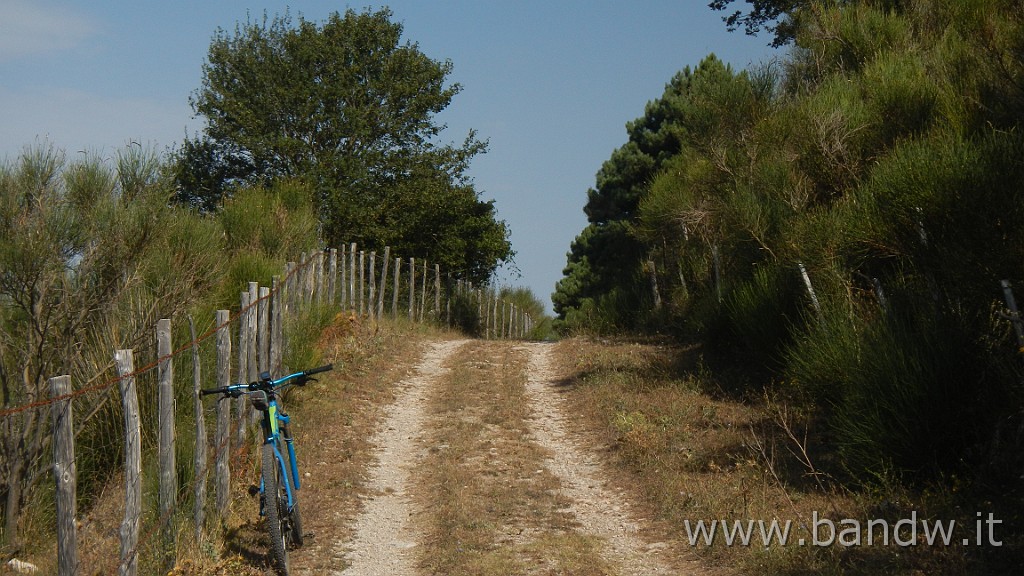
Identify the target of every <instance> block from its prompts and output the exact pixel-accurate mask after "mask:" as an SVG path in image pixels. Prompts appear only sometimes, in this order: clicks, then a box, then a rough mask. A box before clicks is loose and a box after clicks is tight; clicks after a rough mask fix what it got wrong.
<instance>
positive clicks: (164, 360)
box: [156, 318, 178, 571]
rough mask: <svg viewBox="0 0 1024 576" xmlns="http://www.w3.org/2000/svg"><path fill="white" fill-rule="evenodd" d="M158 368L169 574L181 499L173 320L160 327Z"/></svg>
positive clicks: (163, 510) (163, 515)
mask: <svg viewBox="0 0 1024 576" xmlns="http://www.w3.org/2000/svg"><path fill="white" fill-rule="evenodd" d="M156 343H157V344H156V346H157V356H158V357H159V359H160V361H159V364H158V366H157V374H158V378H159V381H158V384H157V390H158V392H159V394H158V397H157V402H158V410H159V413H158V420H159V434H158V437H157V444H158V447H157V448H158V460H159V466H160V494H159V503H160V520H161V522H162V523H163V544H164V548H163V554H162V556H163V562H162V565H163V566H164V568H165V569H166V570H167V571H169V570H170V569H171V568H173V566H174V553H175V540H176V537H177V533H176V531H175V530H174V510H175V507H176V504H177V496H178V471H177V468H176V467H175V462H174V412H175V411H174V362H173V361H172V360H171V350H172V348H171V321H170V320H169V319H167V318H163V319H161V320H159V321H158V322H157V324H156Z"/></svg>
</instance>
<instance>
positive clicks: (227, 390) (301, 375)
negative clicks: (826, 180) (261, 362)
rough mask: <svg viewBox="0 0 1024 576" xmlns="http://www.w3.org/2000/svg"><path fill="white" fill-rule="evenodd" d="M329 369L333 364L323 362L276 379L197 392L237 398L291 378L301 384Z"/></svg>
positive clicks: (281, 384) (285, 381)
mask: <svg viewBox="0 0 1024 576" xmlns="http://www.w3.org/2000/svg"><path fill="white" fill-rule="evenodd" d="M329 370H334V364H325V365H323V366H320V367H319V368H313V369H311V370H306V371H304V372H296V373H294V374H289V375H287V376H285V377H284V378H278V379H277V380H261V381H257V382H250V383H248V384H244V383H243V384H232V385H231V386H221V387H220V388H204V389H202V390H200V391H199V394H200V395H202V396H206V395H209V394H225V395H227V396H233V397H235V398H237V397H239V396H241V395H242V394H247V393H249V392H253V391H256V390H267V391H270V389H273V388H279V387H281V386H283V385H285V384H287V383H289V382H290V381H291V380H296V379H298V382H295V384H297V385H299V386H302V385H304V384H305V383H306V380H307V379H308V378H309V377H310V376H312V375H314V374H319V373H321V372H327V371H329Z"/></svg>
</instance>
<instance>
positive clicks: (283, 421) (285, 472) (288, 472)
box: [257, 372, 302, 513]
mask: <svg viewBox="0 0 1024 576" xmlns="http://www.w3.org/2000/svg"><path fill="white" fill-rule="evenodd" d="M299 374H302V373H301V372H300V373H299ZM295 376H296V375H295V374H293V375H291V376H286V377H285V378H282V379H281V380H287V379H289V378H292V377H295ZM281 380H277V381H274V383H275V384H276V383H277V382H280V381H281ZM282 386H283V384H282ZM276 389H279V387H277V386H275V390H272V391H271V392H269V393H268V392H266V391H264V390H258V391H257V392H259V393H263V394H264V395H265V396H266V403H265V404H266V409H260V411H261V412H262V413H263V418H262V421H261V427H262V430H263V443H264V444H271V445H272V446H273V448H274V457H275V458H276V459H277V463H278V466H279V467H280V468H281V477H282V478H283V479H284V487H285V492H286V493H287V495H288V509H289V510H291V509H292V508H293V507H294V506H295V497H294V496H293V494H292V490H293V489H294V490H295V491H298V490H300V489H301V488H302V484H301V483H300V481H299V467H298V460H297V459H296V457H295V444H294V441H293V439H292V435H291V431H290V430H289V428H288V425H289V424H290V423H291V418H289V417H288V415H287V414H285V413H283V412H281V410H280V409H279V407H278V403H277V393H276ZM281 439H284V442H285V445H286V446H287V447H288V467H287V468H286V467H285V458H284V455H283V454H281V450H280V448H279V446H280V444H279V440H281ZM293 486H294V488H293ZM263 493H264V486H263V478H260V494H263ZM261 513H262V511H261Z"/></svg>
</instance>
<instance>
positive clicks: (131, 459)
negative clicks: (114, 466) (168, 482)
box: [114, 350, 142, 576]
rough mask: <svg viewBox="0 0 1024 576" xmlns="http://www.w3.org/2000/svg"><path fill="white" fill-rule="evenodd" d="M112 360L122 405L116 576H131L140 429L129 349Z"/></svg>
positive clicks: (134, 556)
mask: <svg viewBox="0 0 1024 576" xmlns="http://www.w3.org/2000/svg"><path fill="white" fill-rule="evenodd" d="M114 363H115V364H117V374H118V376H119V377H120V378H121V380H120V387H121V406H122V407H123V408H124V438H125V442H124V486H125V494H124V521H123V522H121V530H120V535H121V563H120V565H119V566H118V570H117V573H118V574H119V575H120V576H135V575H136V574H137V573H138V570H139V561H138V554H137V553H136V550H135V547H136V546H137V545H138V542H139V522H140V519H141V517H142V429H141V424H140V420H139V396H138V394H137V393H136V390H135V376H134V373H135V357H134V355H133V353H132V351H131V350H117V351H115V352H114Z"/></svg>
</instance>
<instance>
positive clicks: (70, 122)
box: [0, 0, 781, 310]
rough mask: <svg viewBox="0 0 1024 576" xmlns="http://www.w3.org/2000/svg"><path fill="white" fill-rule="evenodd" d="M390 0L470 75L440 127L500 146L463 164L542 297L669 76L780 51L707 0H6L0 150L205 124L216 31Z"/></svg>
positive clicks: (744, 64) (99, 141)
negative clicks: (605, 172)
mask: <svg viewBox="0 0 1024 576" xmlns="http://www.w3.org/2000/svg"><path fill="white" fill-rule="evenodd" d="M382 5H387V6H389V7H390V8H391V9H392V11H393V13H394V16H393V19H394V21H396V22H400V23H402V24H403V25H404V34H405V39H406V40H409V41H412V42H416V43H418V44H419V46H420V49H421V50H422V51H423V52H424V53H425V54H426V55H428V56H429V57H431V58H433V59H435V60H446V59H448V60H451V61H452V63H453V65H454V72H453V74H452V76H451V80H452V81H454V82H459V83H460V84H462V86H463V91H462V93H460V94H459V95H458V96H457V97H456V98H455V100H454V101H453V103H452V105H451V106H450V107H449V109H448V110H446V111H445V112H444V113H443V114H442V115H441V116H440V117H439V120H440V122H442V123H445V124H447V125H448V129H447V130H446V131H445V137H444V138H445V140H446V141H452V142H461V141H462V139H463V138H464V137H465V135H466V133H467V132H468V131H469V130H470V129H476V130H477V131H478V133H479V134H478V135H479V137H481V138H483V139H486V140H488V141H489V142H490V150H489V152H488V153H487V154H485V155H483V156H479V157H477V158H476V160H475V161H474V164H473V166H472V168H471V171H470V174H471V176H472V177H473V178H474V181H475V184H476V187H477V190H478V191H480V192H481V197H482V198H483V199H485V200H495V203H496V206H497V208H498V216H499V218H501V219H503V220H505V221H506V222H507V223H508V224H509V226H510V228H511V231H512V245H513V249H514V250H515V251H516V252H517V256H516V267H517V268H518V272H519V273H520V274H521V277H519V276H518V275H517V274H515V273H514V272H513V271H510V270H503V271H502V273H501V275H500V278H499V281H500V282H501V283H502V284H508V285H517V286H526V287H528V288H530V289H531V290H532V291H533V292H534V294H536V296H537V297H538V298H539V299H540V300H541V301H543V302H544V303H545V304H547V305H548V306H549V310H550V302H549V296H550V294H551V292H552V291H553V290H554V285H555V282H556V281H558V279H559V278H561V272H562V268H563V267H564V266H565V255H566V252H567V251H568V250H569V245H570V243H571V242H572V240H573V238H575V237H576V235H577V234H578V233H579V232H580V231H581V230H582V229H583V227H584V226H586V217H585V216H584V214H583V206H584V204H585V202H586V192H587V189H588V188H590V187H592V186H593V185H594V176H595V174H596V173H597V171H598V169H599V168H600V167H601V163H602V162H604V161H605V160H607V159H608V157H609V156H610V155H611V153H612V151H613V150H614V149H615V148H618V147H619V146H621V145H622V144H624V143H625V141H626V132H625V124H626V122H628V121H630V120H633V119H635V118H637V117H639V116H642V115H643V111H644V105H645V104H646V103H647V102H648V101H650V100H653V99H656V98H658V97H659V96H661V93H662V91H663V90H664V87H665V84H666V83H667V82H668V80H669V79H670V78H671V77H672V75H673V74H675V73H676V72H678V71H680V70H682V69H683V68H684V67H686V66H690V67H693V66H696V65H697V64H698V63H699V62H700V60H701V59H702V58H704V57H705V56H706V55H708V54H709V53H715V54H716V55H717V56H718V57H719V58H721V59H723V60H725V61H726V62H729V63H730V64H732V65H733V67H734V68H736V69H744V68H748V67H750V66H752V65H757V64H759V63H763V62H767V61H769V60H771V59H773V58H777V57H780V56H781V54H780V53H778V52H777V51H775V50H772V49H771V48H769V47H768V42H769V40H770V39H769V37H768V36H766V35H762V36H760V37H757V38H750V37H747V36H745V35H743V34H742V33H741V32H733V33H730V32H728V31H727V30H726V29H725V25H724V24H723V23H722V21H721V14H720V13H716V12H713V11H711V9H709V8H707V1H706V0H636V1H618V0H572V1H568V0H563V1H559V0H543V1H535V0H528V1H522V0H519V1H513V0H504V1H500V2H499V1H493V2H491V1H484V0H476V1H472V0H460V1H445V0H434V1H426V0H421V1H414V0H395V1H393V2H387V3H381V2H374V3H372V4H370V3H355V4H349V3H345V2H339V1H335V2H328V1H321V0H309V1H303V2H294V3H291V4H289V3H286V2H271V1H258V0H164V1H153V0H133V1H126V0H103V1H99V2H92V1H85V0H78V1H61V0H0V159H2V158H4V157H6V158H8V159H13V158H14V157H15V156H17V155H18V154H19V153H20V152H21V151H22V150H23V149H24V148H25V146H26V145H30V144H32V143H34V142H36V141H37V140H39V139H46V140H47V141H49V142H50V143H52V144H54V145H55V146H57V147H58V148H61V149H63V150H65V151H66V152H67V154H68V156H69V157H71V156H73V155H75V154H77V153H78V151H80V150H88V151H91V152H99V153H101V154H103V155H105V156H110V155H112V154H113V152H114V151H116V150H118V149H120V148H123V147H124V146H125V145H126V143H128V142H130V141H135V142H140V143H142V144H145V145H148V146H152V147H154V148H155V149H157V150H159V151H162V150H164V149H165V148H167V147H169V146H173V145H174V144H175V143H177V142H180V141H181V140H182V139H183V137H184V136H185V134H186V132H187V133H189V134H193V133H195V132H197V131H198V130H199V129H200V128H201V121H200V120H197V119H193V118H192V111H191V109H190V108H189V105H188V97H189V94H190V93H191V92H193V91H194V90H195V89H196V88H198V87H199V84H200V75H201V67H202V65H203V62H204V61H205V57H206V51H207V48H208V47H209V42H210V38H211V37H212V35H213V33H214V31H215V30H216V29H217V28H218V27H221V28H225V29H228V30H232V29H233V28H234V25H235V23H236V22H238V21H244V20H245V19H246V15H247V13H250V14H252V15H253V16H254V17H262V14H263V12H264V11H267V12H269V13H270V14H271V15H273V14H278V13H283V12H284V10H285V9H286V7H289V6H290V11H291V13H292V15H293V16H295V15H297V14H302V15H303V16H304V17H305V18H306V19H307V20H315V21H320V20H323V19H324V18H325V17H326V16H327V14H329V13H331V12H333V11H341V12H343V11H344V10H345V9H346V8H349V7H352V8H354V9H356V10H362V9H363V8H365V7H367V6H370V7H372V8H378V7H380V6H382Z"/></svg>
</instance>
